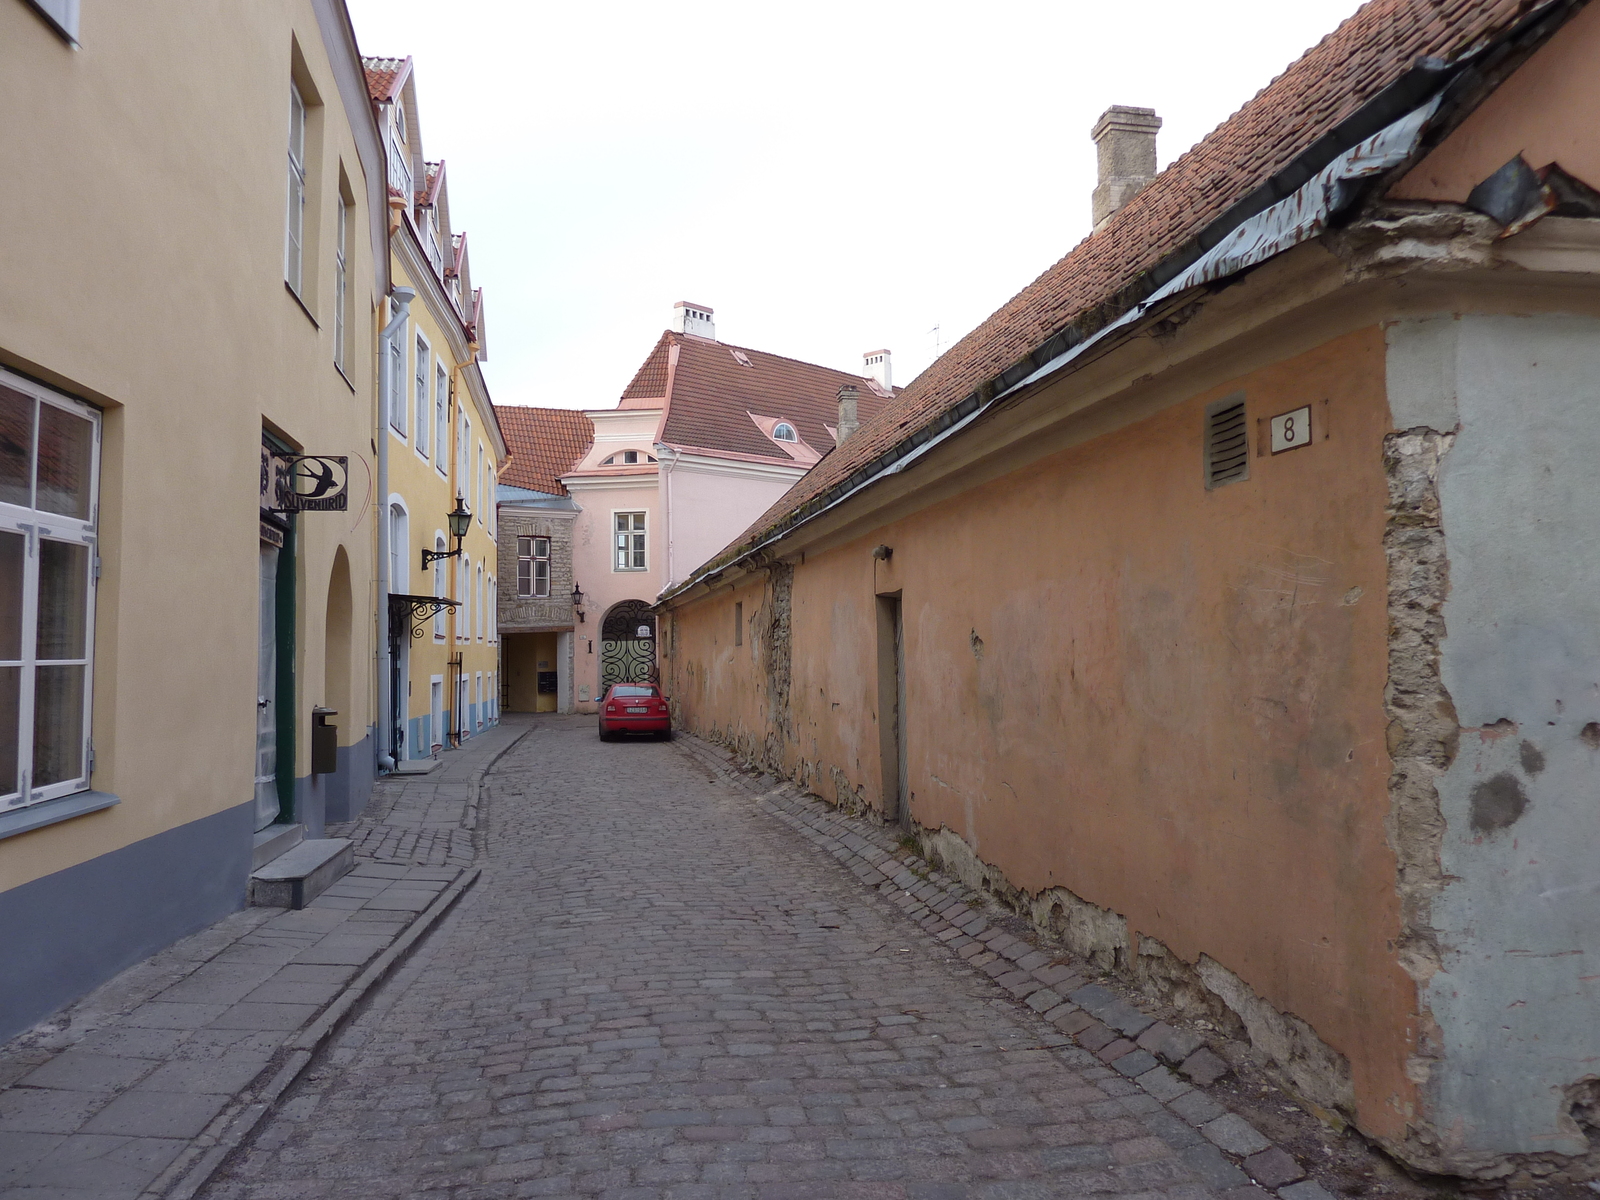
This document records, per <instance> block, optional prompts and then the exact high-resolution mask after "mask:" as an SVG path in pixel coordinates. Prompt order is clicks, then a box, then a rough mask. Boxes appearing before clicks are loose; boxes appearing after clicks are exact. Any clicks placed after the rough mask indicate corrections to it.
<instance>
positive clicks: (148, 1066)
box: [0, 714, 533, 1200]
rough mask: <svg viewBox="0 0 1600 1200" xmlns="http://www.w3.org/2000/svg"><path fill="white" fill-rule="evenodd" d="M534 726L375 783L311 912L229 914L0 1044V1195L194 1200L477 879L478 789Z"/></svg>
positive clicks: (487, 736) (497, 732) (477, 741)
mask: <svg viewBox="0 0 1600 1200" xmlns="http://www.w3.org/2000/svg"><path fill="white" fill-rule="evenodd" d="M532 728H533V722H532V721H531V720H530V719H528V718H525V717H520V716H519V715H517V714H513V715H511V716H510V717H509V718H508V719H506V720H504V721H503V722H502V724H501V725H499V726H497V727H496V728H494V729H491V730H489V731H488V732H486V733H484V734H482V735H480V736H479V737H476V738H474V739H472V741H470V742H468V743H467V745H466V746H464V747H462V748H461V749H460V750H457V751H451V752H449V753H447V754H445V755H444V756H443V758H442V760H441V762H440V765H439V766H438V767H436V768H435V769H434V770H433V771H432V772H431V773H430V774H428V775H423V776H390V777H386V778H384V779H382V780H380V781H379V782H378V784H377V785H376V786H375V787H374V789H373V795H372V799H371V801H370V803H369V805H368V809H367V812H366V813H365V814H363V816H362V818H361V819H360V820H359V821H354V822H350V823H348V824H345V825H341V826H331V827H330V828H329V831H328V835H329V836H330V837H348V838H350V839H351V840H352V841H353V842H354V843H355V855H356V866H355V869H354V870H353V871H352V872H351V873H350V874H349V875H347V876H345V877H344V878H343V879H341V880H340V881H339V882H338V883H337V884H335V885H334V886H333V887H332V888H330V889H329V890H328V891H327V892H325V893H324V894H323V895H322V896H320V897H318V898H317V899H316V900H315V901H313V902H312V903H311V904H310V905H309V906H308V907H306V908H304V909H301V910H299V911H297V912H296V911H286V910H284V909H274V908H247V909H245V910H243V911H242V912H239V913H235V914H234V915H233V916H231V917H229V918H227V919H226V920H223V921H220V922H218V923H217V924H216V925H213V926H211V927H210V928H209V929H205V930H202V931H201V932H200V933H197V934H195V935H193V936H192V937H189V938H186V939H184V940H183V941H181V942H178V943H177V944H175V945H173V946H170V947H168V948H167V949H166V950H164V951H162V952H161V953H160V954H157V955H155V956H154V957H152V958H150V959H147V960H146V961H145V962H143V963H140V964H139V965H137V966H135V967H131V968H129V969H128V970H127V971H124V972H123V973H122V974H121V975H119V976H117V977H116V978H115V979H113V980H111V981H110V982H109V983H107V984H105V985H104V986H102V987H100V988H99V989H97V990H96V991H95V992H93V993H91V994H90V995H88V996H87V997H85V998H84V999H82V1000H80V1001H79V1002H78V1003H77V1004H75V1005H73V1006H71V1007H70V1008H68V1009H65V1010H63V1011H62V1012H60V1013H58V1014H56V1016H55V1017H53V1018H52V1019H51V1020H49V1021H47V1022H45V1023H43V1024H41V1025H40V1026H37V1027H36V1028H34V1029H33V1030H31V1031H29V1032H28V1033H25V1034H23V1035H21V1036H19V1037H17V1038H15V1039H14V1040H13V1041H11V1042H10V1043H9V1044H7V1045H5V1046H3V1047H0V1200H24V1198H28V1200H45V1198H46V1197H48V1198H50V1200H91V1198H92V1200H133V1198H135V1197H151V1198H154V1197H169V1196H170V1197H187V1196H190V1195H193V1194H194V1192H195V1191H196V1190H197V1189H198V1188H199V1186H200V1185H201V1184H202V1183H203V1182H204V1181H205V1179H206V1177H207V1176H209V1174H210V1173H211V1171H212V1170H214V1169H215V1167H216V1165H217V1163H219V1162H220V1161H221V1160H222V1158H223V1157H224V1156H225V1155H226V1154H227V1152H228V1150H229V1149H231V1148H232V1147H233V1146H234V1145H236V1144H237V1143H238V1142H239V1140H240V1139H242V1138H243V1137H244V1136H245V1135H246V1134H247V1133H248V1132H249V1131H250V1129H251V1128H253V1127H254V1125H255V1123H256V1122H257V1121H258V1120H259V1119H260V1118H261V1116H262V1115H263V1114H264V1113H265V1112H266V1110H267V1108H268V1106H269V1105H270V1103H271V1101H272V1100H273V1098H275V1097H276V1096H277V1095H279V1094H281V1093H282V1092H283V1090H284V1089H285V1088H287V1087H288V1086H289V1085H290V1084H291V1083H292V1082H293V1081H294V1080H295V1079H296V1078H297V1077H298V1076H299V1074H300V1073H301V1071H303V1070H304V1069H305V1067H306V1065H307V1064H308V1063H309V1062H310V1061H311V1058H312V1055H313V1054H314V1053H315V1052H316V1050H317V1048H318V1047H319V1046H321V1045H322V1044H323V1043H324V1042H325V1041H326V1040H327V1039H328V1038H329V1037H330V1036H331V1035H332V1034H333V1033H334V1032H336V1031H337V1029H338V1028H339V1027H340V1026H341V1024H342V1023H343V1021H344V1019H345V1018H346V1017H347V1016H348V1015H349V1014H350V1013H351V1011H352V1010H353V1009H354V1007H355V1006H356V1005H357V1004H358V1003H359V1002H360V1000H361V999H362V998H363V997H364V996H365V994H366V993H367V992H368V991H369V990H370V989H371V988H372V987H373V986H374V985H375V984H377V983H379V982H381V981H382V980H383V978H385V977H386V976H387V975H388V973H389V972H390V971H391V970H392V969H393V968H394V966H395V965H396V963H398V962H399V961H400V960H401V959H402V958H403V957H404V956H405V954H406V952H407V951H408V950H409V949H410V948H411V946H412V945H414V944H415V942H416V941H417V940H419V939H420V938H421V937H422V936H423V935H424V934H425V933H426V932H427V930H428V929H429V928H431V926H432V925H433V924H434V923H435V922H437V921H438V920H439V919H440V918H441V917H442V916H443V915H444V914H445V913H446V912H447V911H448V910H449V909H450V908H451V906H453V905H454V903H455V902H456V900H458V899H459V898H460V897H461V895H462V894H463V893H464V892H465V891H466V890H467V889H468V888H470V887H471V886H472V884H473V883H474V882H476V879H477V875H478V867H477V866H476V865H474V864H475V862H476V859H477V858H478V857H479V854H478V852H479V850H481V831H480V829H479V822H478V812H479V805H480V781H481V779H482V777H483V775H484V773H485V771H487V769H488V767H489V766H490V765H491V764H492V763H493V762H494V760H495V759H497V758H499V756H500V755H501V754H503V753H504V752H505V751H506V750H508V749H510V747H511V746H512V745H513V744H515V743H516V742H517V741H518V740H520V739H521V738H522V737H523V736H524V735H526V734H527V733H529V732H530V730H531V729H532Z"/></svg>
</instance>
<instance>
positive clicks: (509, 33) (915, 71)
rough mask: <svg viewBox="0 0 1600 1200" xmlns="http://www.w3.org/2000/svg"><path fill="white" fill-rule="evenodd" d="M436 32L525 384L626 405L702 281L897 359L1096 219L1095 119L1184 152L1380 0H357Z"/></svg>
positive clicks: (428, 66)
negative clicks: (1138, 116)
mask: <svg viewBox="0 0 1600 1200" xmlns="http://www.w3.org/2000/svg"><path fill="white" fill-rule="evenodd" d="M348 2H349V6H350V11H351V14H352V16H353V18H354V20H355V26H356V33H357V36H358V38H359V39H360V43H361V49H362V52H363V53H364V54H384V55H397V56H398V55H407V54H409V55H411V56H412V57H413V58H414V59H415V60H416V79H417V98H418V103H419V105H420V112H421V125H422V138H423V148H424V151H425V152H426V154H427V156H428V158H430V159H436V158H444V159H446V160H447V161H448V163H449V171H450V175H449V181H450V206H451V219H452V221H453V223H454V224H455V226H456V228H457V230H458V231H459V230H462V229H465V230H466V231H467V234H468V236H469V238H470V244H471V249H472V271H473V281H474V283H475V284H477V285H478V286H481V287H483V288H484V289H485V296H486V300H487V327H488V339H489V341H488V348H489V358H488V360H487V361H486V362H485V364H484V371H485V375H486V377H487V378H488V381H489V387H490V390H491V392H492V394H493V396H494V399H495V401H496V402H497V403H499V404H539V405H548V406H554V407H565V408H609V407H612V406H613V405H615V403H616V401H617V398H618V396H619V395H620V394H621V391H622V389H623V388H624V387H625V386H626V385H627V382H628V380H629V379H630V378H632V376H633V373H634V371H635V370H637V368H638V366H639V363H640V361H641V360H642V359H643V358H644V356H645V354H646V353H647V352H648V351H649V349H650V347H651V346H652V345H653V344H654V343H655V340H656V338H657V337H658V336H659V335H660V332H661V330H662V329H663V328H665V327H666V324H667V320H668V317H669V316H670V312H671V307H672V304H673V302H674V301H676V300H693V301H696V302H698V303H701V304H708V305H710V306H711V307H713V308H714V309H715V310H716V323H717V336H718V337H719V338H720V339H721V340H722V341H724V342H729V343H731V344H734V345H742V346H753V347H756V348H758V349H761V350H766V351H770V352H772V353H775V354H786V355H790V356H792V357H794V358H799V359H805V360H807V361H810V362H816V363H822V364H825V365H827V366H831V367H837V368H840V369H845V370H855V371H860V370H861V354H862V352H863V351H865V350H870V349H876V348H878V347H880V346H883V347H887V348H889V349H890V350H892V351H893V352H894V372H895V382H896V383H897V384H906V383H910V382H911V380H912V378H913V377H914V376H915V375H916V374H917V372H919V371H921V370H922V369H923V368H924V367H926V366H927V365H928V363H929V362H931V361H932V360H933V358H934V355H935V345H936V343H935V337H936V335H935V334H934V333H933V332H932V330H933V327H934V326H936V325H937V326H939V329H940V333H939V335H938V336H939V337H941V338H942V341H943V344H944V346H946V347H948V346H949V344H950V343H951V342H952V341H954V340H955V339H956V338H958V337H960V336H961V335H963V334H965V333H967V332H968V331H969V330H971V329H972V328H973V327H974V326H975V325H977V324H978V323H979V322H980V321H982V320H983V318H984V317H986V316H987V315H988V314H989V313H991V312H992V311H994V309H996V308H997V307H999V306H1000V305H1001V304H1002V303H1004V302H1005V301H1006V300H1007V299H1009V298H1010V297H1011V296H1012V295H1014V294H1015V293H1016V292H1017V291H1018V290H1019V289H1021V288H1022V287H1023V286H1024V285H1026V284H1027V283H1028V282H1029V281H1030V280H1032V279H1033V278H1034V277H1035V276H1037V275H1038V274H1039V273H1040V272H1041V271H1043V270H1044V269H1045V268H1046V267H1048V266H1049V265H1050V264H1051V263H1053V262H1054V261H1055V260H1056V259H1058V258H1060V257H1061V256H1062V255H1063V254H1065V253H1066V252H1067V251H1068V250H1070V249H1071V248H1072V247H1073V246H1074V245H1075V244H1076V243H1077V242H1079V241H1080V240H1081V239H1082V238H1083V237H1084V236H1085V235H1086V234H1088V232H1089V224H1090V223H1089V194H1090V192H1091V191H1092V190H1093V187H1094V182H1095V179H1094V175H1095V165H1094V147H1093V144H1092V143H1091V142H1090V140H1089V129H1090V127H1091V126H1092V125H1093V124H1094V121H1095V118H1096V117H1098V116H1099V114H1100V113H1101V112H1102V111H1104V109H1105V108H1106V107H1107V106H1109V105H1112V104H1134V105H1144V106H1148V107H1152V108H1154V109H1156V111H1157V112H1158V113H1159V114H1160V115H1161V118H1162V120H1163V121H1164V122H1165V123H1164V125H1163V127H1162V130H1161V134H1160V138H1159V141H1158V151H1159V155H1160V161H1161V165H1162V166H1165V165H1166V164H1167V163H1168V162H1170V161H1171V160H1172V159H1174V158H1176V157H1177V156H1178V155H1179V154H1181V153H1182V152H1183V151H1184V150H1186V149H1187V148H1188V147H1189V146H1191V145H1192V144H1193V143H1194V142H1196V141H1197V140H1198V139H1199V138H1201V137H1202V136H1204V135H1205V134H1206V133H1207V132H1208V131H1209V130H1211V129H1212V128H1213V127H1215V126H1216V125H1217V124H1218V123H1219V122H1220V121H1222V120H1223V119H1224V118H1225V117H1227V116H1228V114H1229V113H1231V112H1233V111H1234V110H1236V109H1237V108H1238V107H1239V106H1240V105H1241V104H1243V103H1244V102H1245V101H1246V100H1248V99H1249V98H1250V97H1251V96H1252V95H1254V94H1255V93H1256V92H1257V91H1259V90H1260V89H1261V88H1262V87H1263V86H1265V85H1266V84H1267V82H1268V81H1269V80H1271V79H1272V78H1273V77H1274V76H1275V75H1277V74H1278V73H1279V72H1280V71H1282V70H1283V68H1284V67H1285V66H1287V65H1288V64H1289V63H1290V62H1291V61H1293V60H1294V59H1295V58H1296V57H1298V56H1299V55H1300V53H1301V52H1302V51H1304V50H1305V49H1306V48H1307V47H1309V46H1311V45H1312V44H1314V43H1315V42H1316V41H1318V40H1319V39H1320V38H1322V37H1323V36H1325V35H1326V34H1327V33H1329V32H1331V31H1332V30H1333V28H1334V27H1335V26H1336V25H1337V24H1338V23H1339V22H1340V21H1341V20H1343V19H1344V18H1345V17H1347V16H1349V15H1350V13H1352V12H1354V11H1355V9H1356V8H1357V7H1358V5H1357V3H1355V2H1354V0H1296V2H1295V3H1292V4H1286V3H1283V0H1213V2H1212V3H1210V4H1195V3H1193V2H1192V0H1185V2H1170V0H1142V2H1141V3H1138V4H1132V3H1121V4H1117V3H1110V4H1108V3H1104V2H1103V0H1102V2H1097V3H1092V4H1091V3H1082V2H1079V0H1055V2H1053V3H1050V2H1043V3H1024V2H1021V0H1015V2H1010V0H990V3H987V4H970V3H962V4H954V3H948V4H947V3H941V2H938V0H918V2H917V3H888V2H878V3H874V2H872V0H852V2H850V3H837V2H834V0H809V2H807V3H803V4H801V3H792V4H772V3H749V2H748V0H746V2H745V3H740V4H731V3H710V2H699V3H696V2H695V0H679V2H678V3H675V4H670V5H668V4H662V3H659V2H654V3H633V2H631V0H630V2H612V3H606V4H581V3H580V4H572V3H563V4H552V3H528V2H526V0H468V2H467V3H458V4H452V5H447V6H444V7H443V8H441V7H440V6H439V5H438V4H437V3H436V0H348Z"/></svg>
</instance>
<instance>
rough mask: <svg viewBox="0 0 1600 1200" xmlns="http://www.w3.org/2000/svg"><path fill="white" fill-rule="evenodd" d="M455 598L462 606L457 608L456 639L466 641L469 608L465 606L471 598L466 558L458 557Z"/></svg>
mask: <svg viewBox="0 0 1600 1200" xmlns="http://www.w3.org/2000/svg"><path fill="white" fill-rule="evenodd" d="M455 598H456V599H457V600H459V601H460V602H461V606H460V607H458V608H457V609H456V610H455V614H456V641H457V642H464V641H466V640H467V610H466V607H465V606H466V603H467V601H468V600H469V599H470V598H471V597H470V595H469V594H468V592H467V560H466V559H465V558H458V559H456V595H455Z"/></svg>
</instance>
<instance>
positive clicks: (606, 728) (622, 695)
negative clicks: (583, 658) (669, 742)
mask: <svg viewBox="0 0 1600 1200" xmlns="http://www.w3.org/2000/svg"><path fill="white" fill-rule="evenodd" d="M619 733H653V734H655V735H656V736H657V737H658V738H662V739H666V738H670V737H671V736H672V713H671V711H670V710H669V709H668V708H667V698H666V697H665V696H663V695H662V694H661V689H660V688H658V687H657V686H656V685H655V684H653V683H613V684H612V685H611V686H610V687H608V688H607V689H606V694H605V695H604V696H602V697H601V698H600V740H601V741H602V742H609V741H610V740H611V739H612V738H614V737H616V736H617V734H619Z"/></svg>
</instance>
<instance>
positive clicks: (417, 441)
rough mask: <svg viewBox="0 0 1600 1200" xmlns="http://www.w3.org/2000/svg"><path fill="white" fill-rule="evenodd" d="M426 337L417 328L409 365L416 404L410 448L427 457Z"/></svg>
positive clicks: (427, 349)
mask: <svg viewBox="0 0 1600 1200" xmlns="http://www.w3.org/2000/svg"><path fill="white" fill-rule="evenodd" d="M431 350H432V347H431V346H429V345H428V339H427V337H426V336H425V335H424V334H423V332H422V330H421V329H418V330H417V336H416V339H415V342H414V346H413V349H412V353H413V354H414V355H416V361H415V362H414V363H412V365H411V382H412V390H413V393H414V396H413V400H414V402H415V404H416V409H417V411H416V418H417V428H416V432H415V433H414V434H413V435H412V438H411V448H412V449H413V450H415V451H416V452H417V453H418V454H419V455H421V456H422V457H423V458H427V457H428V427H429V421H428V417H429V415H430V414H429V412H428V409H429V400H428V375H429V372H428V364H429V362H430V360H431V354H430V351H431Z"/></svg>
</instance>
